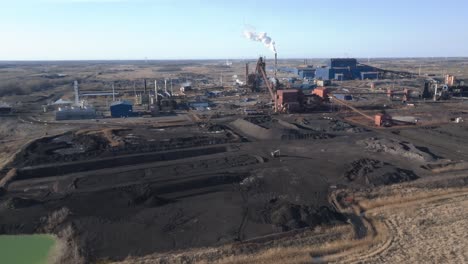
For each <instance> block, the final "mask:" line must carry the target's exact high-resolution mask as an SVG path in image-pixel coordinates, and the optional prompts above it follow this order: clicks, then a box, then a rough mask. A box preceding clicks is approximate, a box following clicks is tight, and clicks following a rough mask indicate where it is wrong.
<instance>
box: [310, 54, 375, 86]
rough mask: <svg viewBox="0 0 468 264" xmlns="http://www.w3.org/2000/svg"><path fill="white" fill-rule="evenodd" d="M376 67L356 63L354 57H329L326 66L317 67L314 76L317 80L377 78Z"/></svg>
mask: <svg viewBox="0 0 468 264" xmlns="http://www.w3.org/2000/svg"><path fill="white" fill-rule="evenodd" d="M378 77H379V72H378V69H377V68H375V67H372V66H368V65H364V64H358V63H357V60H356V59H330V60H329V61H328V62H327V66H325V67H321V68H317V69H316V71H315V78H316V79H318V80H324V81H328V80H338V81H345V80H356V79H360V80H365V79H378Z"/></svg>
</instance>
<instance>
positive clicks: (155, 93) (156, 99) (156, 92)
mask: <svg viewBox="0 0 468 264" xmlns="http://www.w3.org/2000/svg"><path fill="white" fill-rule="evenodd" d="M154 101H155V102H156V104H157V103H158V81H156V80H154Z"/></svg>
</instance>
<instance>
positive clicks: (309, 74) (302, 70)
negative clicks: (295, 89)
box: [294, 66, 315, 79]
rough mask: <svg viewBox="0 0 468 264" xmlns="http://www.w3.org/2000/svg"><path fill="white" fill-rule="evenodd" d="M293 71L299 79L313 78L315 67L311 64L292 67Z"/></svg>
mask: <svg viewBox="0 0 468 264" xmlns="http://www.w3.org/2000/svg"><path fill="white" fill-rule="evenodd" d="M294 73H295V74H296V75H299V77H300V78H301V79H313V78H315V68H313V67H312V66H307V67H297V68H294Z"/></svg>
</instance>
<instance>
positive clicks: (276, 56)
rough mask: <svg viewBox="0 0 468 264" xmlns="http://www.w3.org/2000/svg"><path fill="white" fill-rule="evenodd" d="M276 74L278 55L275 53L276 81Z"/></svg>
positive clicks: (276, 70)
mask: <svg viewBox="0 0 468 264" xmlns="http://www.w3.org/2000/svg"><path fill="white" fill-rule="evenodd" d="M277 72H278V53H276V52H275V79H276V73H277Z"/></svg>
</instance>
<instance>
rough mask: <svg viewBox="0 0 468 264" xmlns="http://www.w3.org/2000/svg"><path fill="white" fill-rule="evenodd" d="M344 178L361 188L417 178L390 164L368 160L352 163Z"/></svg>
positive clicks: (411, 172) (411, 173)
mask: <svg viewBox="0 0 468 264" xmlns="http://www.w3.org/2000/svg"><path fill="white" fill-rule="evenodd" d="M344 176H345V177H346V178H347V179H348V181H350V182H352V183H355V184H359V185H361V186H381V185H390V184H395V183H400V182H405V181H412V180H416V179H418V178H419V177H418V176H417V175H416V174H415V173H414V172H413V171H411V170H406V169H401V168H397V167H395V166H393V165H392V164H390V163H386V162H383V161H380V160H375V159H368V158H365V159H359V160H355V161H353V162H352V163H351V164H350V166H349V169H348V171H346V172H345V174H344Z"/></svg>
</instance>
